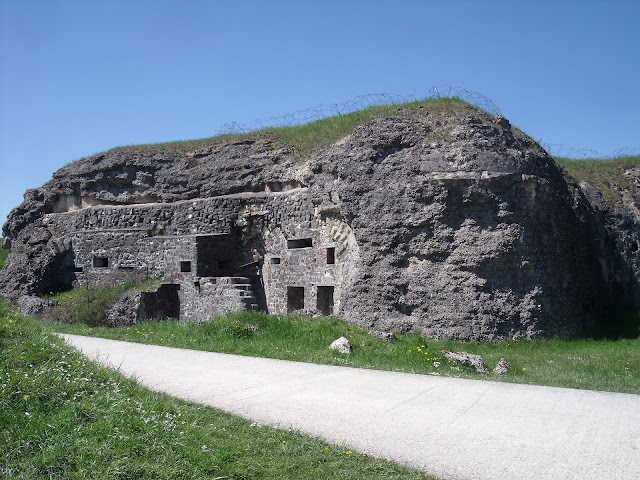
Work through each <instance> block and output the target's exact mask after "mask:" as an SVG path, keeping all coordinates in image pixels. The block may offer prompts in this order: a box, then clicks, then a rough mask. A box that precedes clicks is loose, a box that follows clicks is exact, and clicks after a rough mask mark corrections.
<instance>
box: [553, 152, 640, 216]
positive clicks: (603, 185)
mask: <svg viewBox="0 0 640 480" xmlns="http://www.w3.org/2000/svg"><path fill="white" fill-rule="evenodd" d="M554 160H555V161H556V162H557V163H558V164H559V165H560V166H562V167H564V168H565V169H566V170H567V172H569V175H571V176H572V177H573V178H575V179H576V180H577V181H579V182H588V183H590V184H591V185H593V186H594V187H595V188H597V189H598V190H599V191H600V192H601V193H602V196H603V197H604V199H605V201H606V202H607V203H609V204H615V203H616V202H618V201H620V199H621V191H622V190H627V191H629V192H630V193H631V194H632V195H634V194H635V193H636V189H635V186H634V185H633V183H631V182H630V181H629V180H628V179H627V178H625V177H624V175H623V172H624V170H625V169H629V168H632V167H640V156H625V157H619V158H612V159H598V158H593V159H586V160H577V159H572V158H563V157H555V158H554Z"/></svg>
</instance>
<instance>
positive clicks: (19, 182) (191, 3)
mask: <svg viewBox="0 0 640 480" xmlns="http://www.w3.org/2000/svg"><path fill="white" fill-rule="evenodd" d="M639 18H640V2H637V1H635V0H628V1H624V0H609V1H589V0H582V1H571V0H565V1H561V0H556V1H544V0H538V1H529V2H515V1H513V0H511V1H491V0H484V1H456V0H449V1H444V0H442V1H427V0H423V1H418V0H416V1H409V0H393V1H376V0H369V1H354V0H351V1H350V0H342V1H333V0H322V1H317V2H304V1H300V0H297V1H277V0H274V1H271V2H267V1H241V0H238V1H233V2H232V1H213V0H211V1H204V0H201V1H200V0H180V1H178V0H175V1H165V0H136V1H132V0H127V1H122V0H108V1H107V0H104V1H98V0H95V1H91V0H81V1H80V0H66V1H63V0H0V163H1V165H2V173H1V176H0V178H1V180H0V182H1V183H0V222H2V223H4V220H5V217H6V215H7V214H8V213H9V211H10V210H11V208H13V207H15V206H17V205H18V204H19V203H20V202H21V200H22V194H23V193H24V191H25V190H26V189H27V188H33V187H37V186H39V185H41V184H42V183H44V182H45V181H47V180H48V179H49V178H51V175H52V174H53V172H54V171H55V170H57V169H58V168H60V167H61V166H63V165H64V164H66V163H69V162H70V161H72V160H75V159H78V158H81V157H83V156H86V155H90V154H93V153H97V152H100V151H103V150H106V149H108V148H111V147H114V146H117V145H127V144H136V143H149V142H160V141H167V140H176V139H189V138H200V137H207V136H211V135H212V134H214V133H216V132H217V131H218V130H219V128H220V127H221V125H223V124H224V123H225V122H229V121H237V122H240V123H243V122H250V121H252V120H254V119H259V118H265V117H272V116H277V115H282V114H286V113H289V112H293V111H297V110H301V109H305V108H307V107H313V106H316V105H322V104H333V103H340V102H345V101H348V100H350V99H352V98H354V97H356V96H358V95H364V94H369V93H394V94H399V95H417V96H422V95H425V94H426V93H427V92H428V90H429V89H430V88H431V87H432V86H434V85H452V86H456V87H462V88H466V89H469V90H475V91H479V92H481V93H483V94H484V95H486V96H488V97H489V98H491V99H492V100H493V102H494V103H495V104H496V105H498V107H500V109H501V110H502V112H503V114H504V115H506V116H507V117H508V118H509V119H510V120H511V122H512V123H513V124H515V125H517V126H519V127H520V128H522V129H523V130H524V131H525V132H527V133H529V134H530V135H531V136H532V137H534V138H535V139H536V140H541V141H543V142H545V143H550V144H564V145H568V146H571V147H574V148H578V149H594V150H597V151H599V152H601V153H603V154H609V153H612V152H613V151H616V150H618V149H621V148H630V149H636V150H637V149H638V148H640V138H639V135H638V134H639V133H640V128H639V127H640V83H639V82H638V78H640V51H639V47H640V42H639V41H638V38H639V37H638V27H637V22H638V19H639Z"/></svg>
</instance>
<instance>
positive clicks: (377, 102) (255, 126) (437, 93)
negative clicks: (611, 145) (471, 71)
mask: <svg viewBox="0 0 640 480" xmlns="http://www.w3.org/2000/svg"><path fill="white" fill-rule="evenodd" d="M452 97H455V98H459V99H461V100H463V101H465V102H467V103H469V104H471V105H474V106H476V107H478V108H480V109H481V110H484V111H485V112H487V113H489V114H491V115H493V116H496V117H497V116H502V112H501V111H500V108H498V106H497V105H496V104H495V103H493V101H492V100H491V99H490V98H489V97H487V96H486V95H483V94H482V93H480V92H476V91H473V90H467V89H466V88H460V87H452V86H450V85H438V86H434V87H431V88H430V89H429V90H428V91H427V93H426V94H425V95H423V96H418V95H416V94H411V95H398V94H394V93H377V94H376V93H374V94H369V95H360V96H358V97H355V98H353V99H351V100H348V101H346V102H343V103H334V104H329V105H318V106H316V107H311V108H307V109H305V110H298V111H295V112H291V113H288V114H285V115H280V116H274V117H268V118H261V119H257V120H253V121H251V122H247V123H238V122H228V123H225V124H224V125H222V126H221V127H220V129H219V130H218V132H217V134H218V135H225V134H237V133H248V132H254V131H256V130H264V129H267V128H277V127H293V126H296V125H303V124H305V123H309V122H313V121H316V120H321V119H323V118H327V117H332V116H336V115H345V114H347V113H351V112H355V111H358V110H362V109H365V108H368V107H373V106H383V105H394V104H402V103H409V102H418V101H424V100H428V99H432V98H434V99H435V98H452ZM538 143H540V145H541V146H542V148H544V149H545V150H546V151H547V152H548V153H549V154H550V155H552V156H556V157H569V158H576V159H586V158H602V159H605V158H617V157H622V156H631V155H640V148H622V149H619V150H616V151H614V152H612V153H610V154H602V153H601V152H598V151H597V150H591V149H580V148H574V147H570V146H567V145H562V144H558V143H544V142H538Z"/></svg>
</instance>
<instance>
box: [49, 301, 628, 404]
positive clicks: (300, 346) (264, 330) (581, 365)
mask: <svg viewBox="0 0 640 480" xmlns="http://www.w3.org/2000/svg"><path fill="white" fill-rule="evenodd" d="M629 321H631V320H629V319H628V318H627V319H626V320H625V322H627V323H628V322H629ZM632 321H635V322H638V316H637V315H636V316H635V317H634V318H633V319H632ZM47 327H48V328H50V329H52V330H56V331H61V332H68V333H77V334H82V335H92V336H98V337H105V338H113V339H120V340H128V341H133V342H141V343H149V344H157V345H167V346H174V347H182V348H189V349H196V350H206V351H215V352H224V353H234V354H240V355H253V356H261V357H270V358H279V359H285V360H294V361H303V362H313V363H321V364H331V365H343V366H350V367H358V368H373V369H381V370H392V371H404V372H415V373H425V374H435V375H449V376H456V377H466V378H479V379H485V378H489V379H495V380H500V381H507V382H516V383H530V384H537V385H554V386H560V387H574V388H582V389H591V390H605V391H617V392H628V393H640V355H639V354H638V351H640V338H639V337H638V335H637V329H636V330H634V331H636V335H635V337H633V338H619V339H616V340H614V339H607V338H602V339H578V340H560V339H547V340H545V339H541V340H519V341H501V342H483V343H465V342H456V341H434V340H429V339H427V338H424V337H421V336H419V335H412V334H406V335H399V336H398V339H397V341H395V342H388V341H386V340H382V339H379V338H376V337H373V336H371V335H369V334H368V333H367V332H366V331H365V330H362V329H360V328H358V327H356V326H354V325H350V324H348V323H346V322H344V321H342V320H340V319H338V318H334V317H324V318H306V317H297V316H293V315H286V316H275V315H266V314H262V313H254V312H243V313H235V314H230V315H226V316H224V317H219V318H216V319H214V320H212V321H211V322H207V323H202V324H198V323H193V322H191V323H189V322H188V323H180V322H178V321H158V322H149V323H145V324H140V325H133V326H130V327H123V328H104V327H103V328H92V327H88V326H86V325H81V324H75V325H59V324H54V323H48V324H47ZM342 335H344V336H346V337H347V338H348V339H349V340H350V342H351V343H352V345H353V346H354V352H353V353H352V354H351V355H348V356H347V355H341V354H338V353H336V352H333V351H331V350H329V349H328V346H329V344H330V343H331V342H332V341H333V340H335V339H336V338H338V337H340V336H342ZM442 350H456V351H459V350H464V351H467V352H470V353H475V354H479V355H482V357H483V358H484V360H485V362H486V363H487V366H488V367H489V368H490V369H491V368H493V366H495V364H496V363H497V362H498V361H499V360H500V358H502V357H505V358H507V360H508V361H509V362H510V363H511V365H512V367H513V368H512V370H511V371H510V372H509V373H508V374H507V375H505V376H504V377H496V376H495V375H488V376H485V375H482V374H478V373H476V372H475V371H472V370H471V369H470V368H467V367H459V366H456V365H453V364H451V363H450V362H448V361H447V360H446V359H445V358H444V356H443V355H442V353H441V351H442Z"/></svg>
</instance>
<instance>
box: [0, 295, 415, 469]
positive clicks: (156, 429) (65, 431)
mask: <svg viewBox="0 0 640 480" xmlns="http://www.w3.org/2000/svg"><path fill="white" fill-rule="evenodd" d="M0 376H1V378H0V478H12V479H57V478H59V479H62V478H64V479H132V478H149V479H223V478H224V479H294V478H295V479H332V478H337V476H338V475H339V478H344V479H363V478H370V479H385V478H386V479H412V480H415V479H416V478H425V476H424V475H423V474H421V473H420V472H417V471H415V470H410V469H406V468H403V467H399V466H396V465H394V464H391V463H389V462H384V461H380V460H376V459H373V458H369V457H366V456H363V455H361V454H358V453H356V452H352V451H350V450H347V449H346V448H344V447H339V446H333V445H327V444H325V443H323V442H320V441H318V440H314V439H311V438H309V437H306V436H303V435H300V434H297V433H295V432H287V431H281V430H277V429H273V428H269V427H265V426H256V425H255V424H254V425H252V424H251V423H249V422H247V421H245V420H241V419H238V418H236V417H233V416H231V415H227V414H224V413H222V412H220V411H217V410H214V409H211V408H208V407H204V406H199V405H195V404H190V403H187V402H183V401H180V400H177V399H173V398H171V397H168V396H166V395H162V394H157V393H153V392H150V391H148V390H146V389H144V388H142V387H140V386H138V385H137V384H136V383H135V382H133V381H131V380H128V379H125V378H124V377H123V376H121V375H120V374H118V373H116V372H114V371H111V370H108V369H105V368H103V367H99V366H97V365H96V364H94V363H92V362H89V361H87V360H86V359H84V358H83V357H82V356H81V355H80V354H78V353H77V352H75V351H74V350H73V349H71V348H69V347H67V346H66V345H64V343H63V342H62V341H61V340H60V339H59V338H57V337H55V336H53V335H51V334H50V333H47V332H46V331H44V330H43V328H42V327H41V325H39V324H38V323H37V322H36V321H34V320H32V319H30V318H25V317H22V316H20V315H18V314H16V313H15V311H14V310H13V309H11V308H10V307H8V305H7V304H6V303H5V302H4V301H0ZM337 472H339V474H338V473H337Z"/></svg>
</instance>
